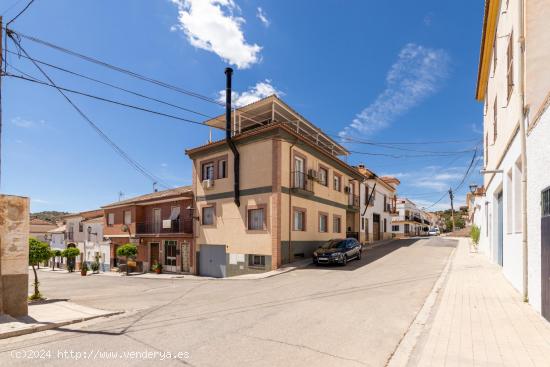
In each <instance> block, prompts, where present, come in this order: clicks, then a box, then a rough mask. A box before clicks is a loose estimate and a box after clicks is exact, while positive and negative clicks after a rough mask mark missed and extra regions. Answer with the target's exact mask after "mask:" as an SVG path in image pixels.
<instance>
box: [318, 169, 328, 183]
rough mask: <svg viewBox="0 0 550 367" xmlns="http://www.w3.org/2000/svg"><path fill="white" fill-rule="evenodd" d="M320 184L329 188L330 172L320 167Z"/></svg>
mask: <svg viewBox="0 0 550 367" xmlns="http://www.w3.org/2000/svg"><path fill="white" fill-rule="evenodd" d="M319 183H320V184H321V185H323V186H328V170H327V169H326V168H324V167H319Z"/></svg>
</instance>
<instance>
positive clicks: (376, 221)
mask: <svg viewBox="0 0 550 367" xmlns="http://www.w3.org/2000/svg"><path fill="white" fill-rule="evenodd" d="M372 237H373V240H374V241H379V240H380V214H373V215H372Z"/></svg>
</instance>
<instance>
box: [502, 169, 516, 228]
mask: <svg viewBox="0 0 550 367" xmlns="http://www.w3.org/2000/svg"><path fill="white" fill-rule="evenodd" d="M512 190H513V189H512V170H510V171H509V172H508V173H507V174H506V186H505V187H504V192H505V193H506V233H512V228H513V222H512V217H513V214H514V208H513V205H512V203H513V201H512ZM516 210H517V208H516Z"/></svg>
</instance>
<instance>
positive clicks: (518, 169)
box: [514, 159, 523, 233]
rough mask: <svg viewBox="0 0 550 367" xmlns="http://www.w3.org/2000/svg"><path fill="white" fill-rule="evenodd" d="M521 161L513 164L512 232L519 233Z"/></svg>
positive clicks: (520, 223) (520, 226)
mask: <svg viewBox="0 0 550 367" xmlns="http://www.w3.org/2000/svg"><path fill="white" fill-rule="evenodd" d="M521 171H522V169H521V159H520V160H518V161H517V162H516V164H514V231H515V232H516V233H519V232H521V231H522V229H523V228H522V225H523V223H522V222H521V211H522V207H521V200H522V198H521Z"/></svg>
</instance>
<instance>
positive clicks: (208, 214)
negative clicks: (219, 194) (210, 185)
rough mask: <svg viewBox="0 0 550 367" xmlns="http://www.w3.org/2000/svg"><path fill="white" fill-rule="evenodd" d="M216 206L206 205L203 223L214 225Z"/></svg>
mask: <svg viewBox="0 0 550 367" xmlns="http://www.w3.org/2000/svg"><path fill="white" fill-rule="evenodd" d="M214 215H215V212H214V207H213V206H205V207H204V208H202V224H203V225H212V224H214Z"/></svg>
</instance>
